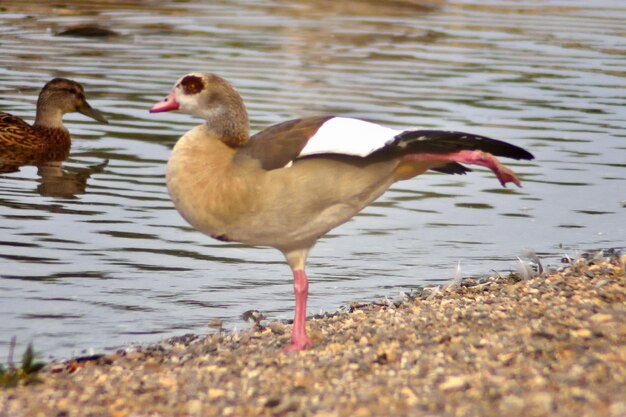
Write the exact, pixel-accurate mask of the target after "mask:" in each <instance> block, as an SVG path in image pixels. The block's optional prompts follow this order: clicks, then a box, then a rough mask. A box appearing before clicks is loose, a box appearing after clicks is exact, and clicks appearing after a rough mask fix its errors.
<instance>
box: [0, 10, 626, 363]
mask: <svg viewBox="0 0 626 417" xmlns="http://www.w3.org/2000/svg"><path fill="white" fill-rule="evenodd" d="M625 21H626V5H624V2H622V1H595V2H587V1H576V0H560V1H559V0H554V1H550V0H548V1H530V0H526V1H502V0H497V1H481V2H476V1H458V0H454V1H443V0H442V1H432V2H416V1H411V0H399V1H391V2H384V1H366V0H363V1H349V0H348V1H339V2H338V1H327V0H315V1H312V0H311V1H307V0H299V1H298V0H296V1H280V0H278V1H272V2H265V1H244V0H239V1H238V0H224V1H219V2H187V1H177V2H157V1H141V0H135V1H121V0H119V1H115V0H109V1H104V0H95V1H89V2H87V1H72V0H68V1H61V2H48V1H29V2H27V3H25V2H23V1H22V0H19V1H3V2H2V3H0V50H1V52H0V92H1V97H0V111H5V112H10V113H13V114H15V115H18V116H20V117H23V118H25V119H26V120H28V121H32V120H33V117H34V103H35V101H36V97H37V94H38V92H39V90H40V88H41V87H42V86H43V84H44V83H45V82H47V81H48V80H50V79H51V78H53V77H57V76H61V77H66V78H71V79H74V80H77V81H79V82H81V83H82V84H83V85H84V86H85V89H86V91H87V97H88V100H89V101H90V103H91V104H92V105H93V106H94V107H96V108H98V109H100V110H101V111H102V112H103V113H105V114H106V116H107V117H108V118H109V120H110V124H108V125H104V124H99V123H97V122H95V121H92V120H91V119H87V118H86V117H84V116H82V115H79V114H71V115H67V116H66V118H65V121H66V126H67V127H68V128H69V129H70V131H71V132H72V136H73V146H72V150H71V154H70V156H69V158H68V159H67V160H66V161H64V162H63V163H62V166H46V167H39V168H38V167H34V166H23V167H21V168H19V169H18V170H17V171H15V172H8V173H3V174H0V362H4V361H5V358H6V355H7V351H8V346H9V342H10V339H11V337H13V336H16V337H17V341H18V347H17V351H18V352H20V353H21V351H22V349H23V347H24V346H25V345H26V344H27V343H28V342H31V341H33V342H34V344H35V348H36V349H37V350H38V351H40V352H41V353H42V358H44V359H49V358H51V357H55V358H67V357H69V356H71V355H80V354H83V353H85V352H89V351H90V350H93V351H95V352H108V351H112V350H114V349H117V348H120V347H122V346H126V345H128V344H131V343H145V342H156V341H158V340H160V339H163V338H166V337H169V336H173V335H180V334H183V333H187V332H197V333H206V332H208V331H210V329H209V328H208V327H207V323H208V322H209V321H210V320H211V319H217V318H220V319H223V320H224V323H225V326H226V327H228V328H230V329H233V328H242V327H246V326H247V324H246V323H244V322H243V321H242V319H241V318H240V316H241V314H242V313H243V312H244V311H246V310H249V309H251V308H254V309H258V310H260V311H262V312H264V313H265V314H266V315H267V316H268V317H269V318H272V319H287V318H291V317H292V310H293V303H294V302H293V293H292V278H291V273H290V271H289V268H288V267H287V265H286V264H285V262H284V260H283V259H282V255H281V254H280V253H279V252H278V251H275V250H273V249H268V248H250V247H244V246H242V245H237V244H229V243H221V242H218V241H214V240H211V239H210V238H208V237H206V236H204V235H202V234H200V233H199V232H197V231H195V230H193V229H192V228H191V227H189V226H188V225H187V224H186V223H185V222H184V221H183V220H182V218H181V217H180V216H179V215H178V213H177V212H176V210H175V209H174V208H173V205H172V203H171V202H170V200H169V197H168V194H167V190H166V187H165V182H164V172H165V164H166V161H167V159H168V156H169V152H170V149H171V148H172V146H173V145H174V143H175V141H176V139H177V138H178V137H180V136H181V135H182V134H183V133H184V132H186V131H187V130H189V129H190V128H191V127H193V126H194V125H197V124H198V123H199V121H198V120H197V119H194V118H193V117H191V116H187V115H183V114H178V113H166V114H149V113H148V109H149V108H150V107H151V105H152V104H154V103H155V102H157V101H160V100H161V99H162V98H163V97H164V96H165V95H166V93H167V92H168V91H169V89H170V88H171V86H172V85H173V83H174V81H175V80H176V79H178V78H179V77H180V76H181V75H183V74H185V73H187V72H191V71H210V72H215V73H218V74H220V75H222V76H224V77H225V78H227V79H228V80H229V81H231V82H232V83H233V84H234V85H235V86H236V87H237V88H238V89H239V91H240V92H241V93H242V95H243V96H244V99H245V101H246V103H247V105H248V109H249V113H250V117H251V124H252V130H253V131H258V130H260V129H262V128H264V127H265V126H268V125H270V124H272V123H276V122H279V121H283V120H286V119H289V118H295V117H300V116H309V115H316V114H341V115H347V116H352V117H359V118H364V119H368V120H372V121H375V122H378V123H381V124H384V125H386V126H390V127H393V128H398V129H404V128H408V127H414V126H420V127H424V128H431V129H451V130H452V129H455V130H464V131H470V132H473V133H477V134H483V135H486V136H490V137H494V138H499V139H503V140H507V141H510V142H512V143H514V144H516V145H519V146H522V147H524V148H526V149H528V150H529V151H531V152H532V153H534V154H535V156H536V159H535V160H534V161H530V162H518V161H513V162H508V161H506V162H507V165H508V166H510V167H511V168H513V170H514V171H516V172H517V173H518V174H519V176H520V178H521V179H522V181H523V185H524V187H523V188H521V189H518V188H512V187H509V188H508V189H502V188H501V187H500V186H499V183H498V182H497V180H496V179H495V177H494V176H493V175H492V174H491V173H490V172H487V171H485V170H482V169H478V170H476V171H475V172H473V173H470V175H467V176H446V175H441V174H436V173H432V174H426V175H423V176H420V177H418V178H417V179H414V180H411V181H406V182H402V183H398V184H396V186H394V187H393V188H392V189H391V190H390V191H389V192H388V193H387V194H385V195H384V196H383V197H382V198H381V199H380V200H379V201H378V202H377V203H375V204H374V205H372V206H371V207H369V208H367V209H366V210H365V211H364V212H363V213H362V214H360V215H359V216H357V217H356V218H355V219H353V220H352V221H351V222H349V223H347V224H345V225H343V226H341V227H339V228H338V229H336V230H334V231H333V232H332V233H331V234H330V235H328V236H326V237H325V238H323V239H321V240H320V242H319V243H318V245H317V246H316V247H315V248H314V250H313V252H312V254H311V256H310V258H309V264H308V273H309V278H310V281H311V286H310V291H311V295H310V301H309V309H308V313H309V314H314V313H317V312H319V311H333V310H335V309H337V308H338V307H339V306H341V305H344V304H346V303H349V302H350V301H352V300H359V301H368V300H375V299H378V298H380V297H385V296H387V297H391V298H393V297H396V296H397V295H398V293H399V292H400V291H410V290H411V289H414V288H417V287H419V286H422V285H430V284H433V283H441V282H445V281H447V280H450V279H452V277H453V276H454V275H455V269H456V266H457V263H458V262H460V263H461V268H462V272H463V275H464V276H467V275H486V274H490V273H494V271H496V272H498V273H508V272H509V271H510V270H513V269H515V265H516V262H517V259H516V257H517V256H518V255H519V254H520V253H521V252H522V250H523V249H524V248H525V247H532V248H534V249H535V250H536V251H537V253H538V254H539V256H540V257H541V258H542V259H543V261H544V264H549V265H550V264H551V265H557V264H558V262H559V259H560V258H561V257H562V256H563V255H569V256H575V255H576V253H578V252H579V251H582V250H585V249H590V248H610V247H618V248H624V247H626V208H625V207H624V206H625V204H626V106H625V104H626V29H625V26H624V22H625ZM79 24H98V25H101V26H104V27H106V28H108V29H111V30H113V31H115V32H117V35H115V36H108V37H96V38H94V37H91V38H90V37H73V36H56V34H57V33H59V32H61V31H63V30H65V29H67V28H70V27H72V26H75V25H79Z"/></svg>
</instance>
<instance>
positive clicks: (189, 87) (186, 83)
mask: <svg viewBox="0 0 626 417" xmlns="http://www.w3.org/2000/svg"><path fill="white" fill-rule="evenodd" d="M179 85H180V86H181V87H182V88H183V92H184V93H185V94H186V95H193V94H198V93H199V92H200V91H202V90H204V83H203V82H202V78H200V77H197V76H195V75H188V76H186V77H185V78H183V79H182V80H181V81H180V84H179Z"/></svg>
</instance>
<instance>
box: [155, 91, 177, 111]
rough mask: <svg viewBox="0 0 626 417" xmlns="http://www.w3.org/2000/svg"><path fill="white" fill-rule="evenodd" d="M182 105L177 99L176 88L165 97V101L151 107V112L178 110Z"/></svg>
mask: <svg viewBox="0 0 626 417" xmlns="http://www.w3.org/2000/svg"><path fill="white" fill-rule="evenodd" d="M179 107H180V105H179V104H178V102H177V101H176V92H175V91H174V90H172V91H170V93H169V94H168V95H167V97H165V98H164V99H163V101H160V102H158V103H157V104H155V105H154V106H152V108H151V109H150V113H160V112H164V111H172V110H178V108H179Z"/></svg>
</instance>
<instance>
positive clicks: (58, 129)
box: [0, 78, 107, 152]
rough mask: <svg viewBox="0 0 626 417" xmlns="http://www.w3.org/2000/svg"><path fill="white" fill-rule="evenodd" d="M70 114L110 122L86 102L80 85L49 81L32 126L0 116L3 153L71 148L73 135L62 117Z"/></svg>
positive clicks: (72, 82)
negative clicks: (17, 150) (64, 124)
mask: <svg viewBox="0 0 626 417" xmlns="http://www.w3.org/2000/svg"><path fill="white" fill-rule="evenodd" d="M71 112H79V113H82V114H84V115H85V116H88V117H91V118H92V119H95V120H97V121H99V122H102V123H107V120H106V119H105V118H104V116H103V115H102V114H101V113H100V112H99V111H98V110H96V109H94V108H92V107H91V106H90V105H89V103H87V100H86V99H85V91H84V89H83V87H82V86H81V85H80V84H79V83H77V82H75V81H72V80H68V79H65V78H55V79H53V80H51V81H49V82H48V83H47V84H46V85H45V86H44V87H43V89H42V90H41V92H40V93H39V99H38V100H37V113H36V115H35V123H33V125H32V126H31V125H29V124H28V123H26V122H25V121H24V120H22V119H20V118H19V117H17V116H13V115H12V114H9V113H0V151H4V150H9V149H10V150H15V149H19V150H24V151H33V152H47V151H48V150H50V149H69V147H70V144H71V139H70V133H69V131H68V130H67V128H66V127H65V126H63V115H64V114H65V113H71Z"/></svg>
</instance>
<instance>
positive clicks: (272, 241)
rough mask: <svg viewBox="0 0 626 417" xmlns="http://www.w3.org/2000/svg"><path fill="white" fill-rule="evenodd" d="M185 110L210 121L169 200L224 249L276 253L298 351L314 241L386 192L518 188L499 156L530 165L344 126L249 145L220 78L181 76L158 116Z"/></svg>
mask: <svg viewBox="0 0 626 417" xmlns="http://www.w3.org/2000/svg"><path fill="white" fill-rule="evenodd" d="M170 110H181V111H183V112H186V113H190V114H193V115H196V116H199V117H202V118H203V119H204V120H205V123H203V124H202V125H200V126H197V127H195V128H193V129H192V130H191V131H189V132H187V133H186V134H185V135H184V136H183V137H182V138H180V139H179V140H178V142H177V143H176V146H174V149H173V151H172V156H171V158H170V160H169V162H168V166H167V185H168V188H169V192H170V195H171V197H172V199H173V201H174V204H175V205H176V208H177V209H178V210H179V211H180V213H181V214H182V215H183V217H184V218H185V219H186V220H187V221H188V222H189V223H191V224H192V225H193V226H195V227H196V228H197V229H198V230H200V231H202V232H204V233H206V234H208V235H210V236H213V237H215V238H217V239H220V240H229V241H236V242H242V243H245V244H250V245H263V246H271V247H274V248H276V249H278V250H280V251H281V252H282V253H283V255H284V256H285V258H286V259H287V263H288V264H289V266H290V267H291V269H292V271H293V277H294V290H295V297H296V308H295V310H296V311H295V317H294V325H293V332H292V336H291V345H290V346H288V347H287V348H286V349H285V350H287V351H290V350H299V349H305V348H308V347H310V346H311V340H310V339H309V337H308V336H307V334H306V327H305V320H306V301H307V294H308V280H307V276H306V273H305V272H304V266H305V262H306V259H307V256H308V254H309V250H310V249H311V248H312V247H313V246H314V245H315V242H316V241H317V239H319V238H320V237H321V236H322V235H324V234H325V233H327V232H328V231H330V230H331V229H333V228H335V227H336V226H338V225H340V224H342V223H344V222H346V221H348V220H349V219H350V218H352V217H353V216H354V215H355V214H357V213H358V212H359V211H361V210H362V209H363V208H365V207H366V206H367V205H369V204H370V203H372V202H373V201H374V200H376V199H377V198H378V197H380V195H381V194H383V193H384V192H385V191H386V190H387V189H388V188H389V186H391V185H392V184H393V183H394V182H396V181H400V180H407V179H409V178H412V177H415V176H417V175H420V174H422V173H424V172H426V171H427V170H435V171H440V172H444V173H448V174H464V173H466V172H468V171H469V168H466V167H465V166H464V165H462V164H470V165H478V166H483V167H486V168H489V169H490V170H491V171H493V172H494V174H495V175H496V177H497V178H498V179H499V180H500V183H502V185H505V184H506V183H508V182H512V183H514V184H517V185H520V181H519V180H518V178H517V177H516V176H515V174H514V173H513V172H512V171H511V170H510V169H508V168H506V167H505V166H503V165H502V164H501V163H500V162H499V161H498V160H497V159H496V156H502V157H507V158H513V159H532V158H533V156H532V155H531V154H530V153H528V152H527V151H525V150H524V149H522V148H519V147H517V146H515V145H511V144H509V143H506V142H502V141H498V140H494V139H489V138H486V137H484V136H478V135H474V134H470V133H462V132H450V131H442V130H426V129H415V130H405V131H397V130H393V129H389V128H386V127H383V126H380V125H377V124H374V123H369V122H365V121H363V120H358V119H352V118H347V117H336V116H318V117H308V118H303V119H297V120H290V121H286V122H283V123H280V124H277V125H274V126H271V127H269V128H267V129H265V130H263V131H261V132H259V133H257V134H256V135H254V136H252V137H250V136H249V133H248V129H249V127H248V116H247V112H246V108H245V106H244V103H243V100H242V99H241V97H240V96H239V94H238V93H237V92H236V91H235V90H234V89H233V88H232V87H231V85H230V84H229V83H227V82H226V81H225V80H224V79H223V78H220V77H218V76H216V75H213V74H204V73H192V74H188V75H186V76H184V77H182V78H181V79H180V80H178V81H177V82H176V84H175V86H174V89H173V90H172V92H171V93H170V94H169V95H168V96H167V98H165V99H164V100H163V101H161V102H160V103H158V104H156V105H155V106H153V107H152V109H151V111H152V112H163V111H170Z"/></svg>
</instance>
